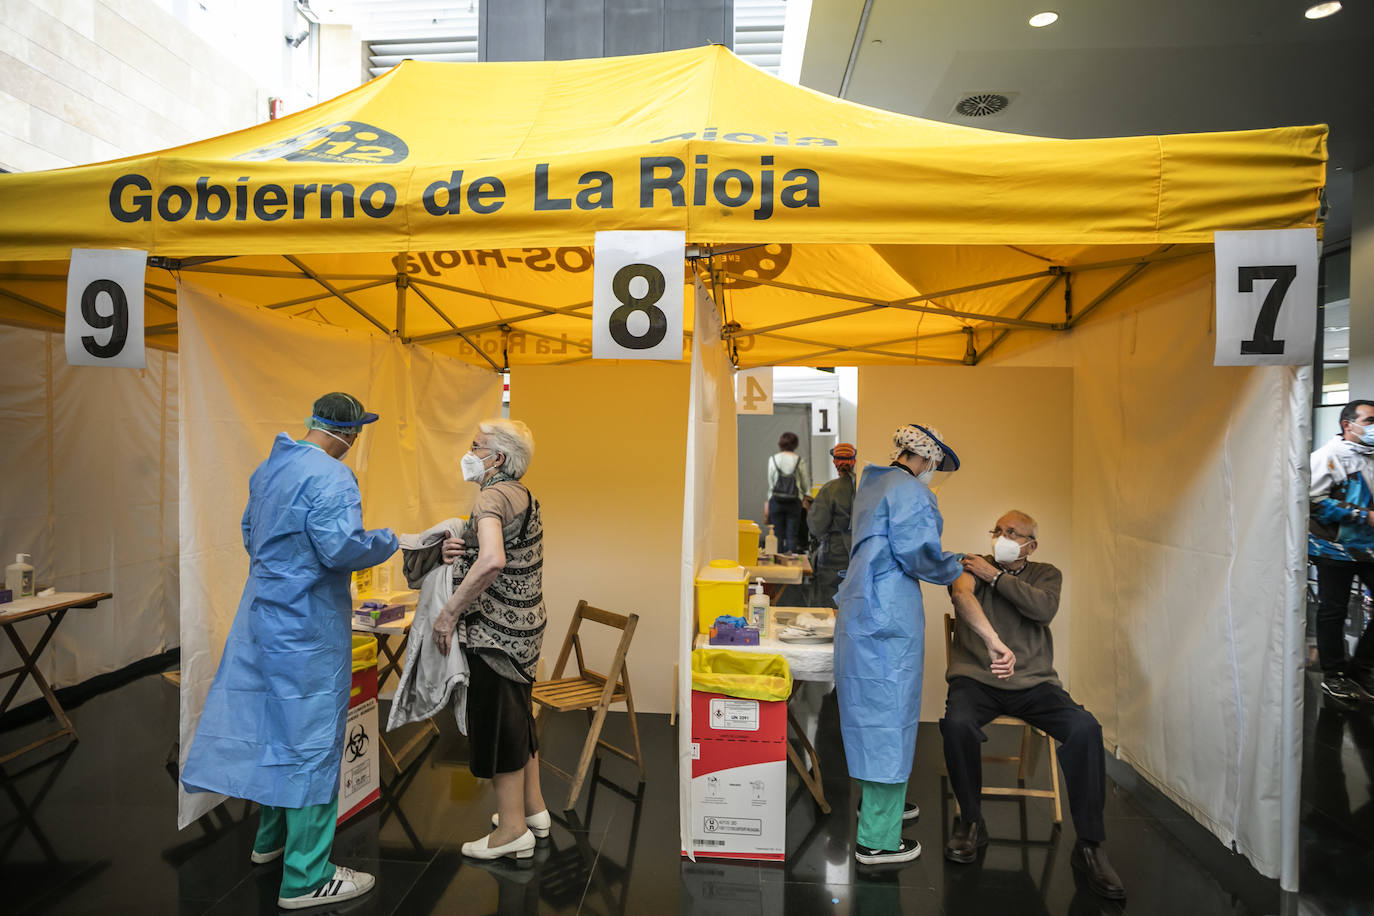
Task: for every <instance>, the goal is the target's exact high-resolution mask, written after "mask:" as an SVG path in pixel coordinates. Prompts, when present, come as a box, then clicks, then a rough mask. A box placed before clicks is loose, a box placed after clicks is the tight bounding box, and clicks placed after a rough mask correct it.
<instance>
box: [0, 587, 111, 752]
mask: <svg viewBox="0 0 1374 916" xmlns="http://www.w3.org/2000/svg"><path fill="white" fill-rule="evenodd" d="M113 597H114V596H113V595H111V594H110V593H109V592H58V593H56V594H54V595H46V596H44V597H41V598H20V599H19V600H17V601H11V602H10V603H8V604H0V627H4V629H5V635H6V636H8V637H9V638H10V642H12V643H13V644H14V650H15V652H17V653H19V661H20V664H19V665H18V667H15V668H10V669H9V670H7V671H0V678H7V677H15V676H16V675H18V677H15V681H14V683H13V684H11V685H10V689H9V692H8V693H6V694H5V698H4V700H0V716H3V715H4V714H5V712H6V710H8V709H9V708H10V704H11V703H13V702H14V698H15V696H17V695H18V693H19V688H20V687H22V686H24V679H25V678H29V677H31V678H33V680H34V683H36V684H37V685H38V689H39V690H40V691H42V693H43V699H45V700H47V701H48V709H50V710H51V711H52V715H53V718H55V719H56V720H57V724H58V725H59V726H61V727H60V728H59V729H58V730H57V731H55V732H53V733H52V734H50V735H46V736H44V737H42V738H39V739H38V740H37V741H34V742H31V743H29V744H26V745H24V746H23V747H21V748H19V750H17V751H10V752H9V753H7V754H4V755H3V756H0V764H3V763H8V762H9V761H11V760H13V759H14V758H16V757H18V756H20V755H21V754H27V753H28V752H29V751H32V750H35V749H36V748H40V747H42V746H43V745H45V744H47V743H48V742H50V741H56V740H57V739H58V738H62V737H66V736H68V735H70V736H71V739H72V740H73V741H79V740H80V738H78V737H77V734H76V728H75V727H73V726H72V720H71V719H69V718H67V713H66V712H65V711H64V710H63V709H62V704H61V703H59V702H57V697H56V695H54V694H53V692H52V687H50V686H49V685H48V680H47V678H45V677H43V673H42V672H41V671H39V670H38V659H39V657H40V656H41V655H42V654H43V650H44V649H46V648H47V647H48V643H49V642H50V641H51V640H52V637H53V634H54V633H56V632H57V628H58V627H59V626H60V625H61V624H62V619H63V618H64V617H66V616H67V611H69V610H70V609H72V608H93V607H95V606H96V603H97V602H100V601H104V600H105V599H106V598H113ZM44 616H46V617H47V618H48V628H47V629H46V630H44V631H43V635H42V636H40V637H39V638H38V642H37V643H35V644H34V647H33V650H32V651H30V650H29V649H28V648H27V647H26V646H25V645H24V640H23V639H22V637H20V635H19V632H18V631H17V630H16V629H15V626H14V625H15V624H17V623H19V622H21V621H24V620H32V619H33V618H35V617H44Z"/></svg>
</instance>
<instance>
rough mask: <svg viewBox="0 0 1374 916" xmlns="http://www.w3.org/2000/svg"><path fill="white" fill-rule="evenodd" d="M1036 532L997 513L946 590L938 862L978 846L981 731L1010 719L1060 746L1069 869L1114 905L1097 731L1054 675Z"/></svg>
mask: <svg viewBox="0 0 1374 916" xmlns="http://www.w3.org/2000/svg"><path fill="white" fill-rule="evenodd" d="M1039 534H1040V532H1039V526H1037V525H1036V523H1035V519H1033V518H1031V517H1030V516H1029V515H1027V514H1026V513H1024V512H1018V511H1015V510H1013V511H1011V512H1008V513H1006V514H1005V515H1003V516H1002V517H1001V518H999V519H998V520H997V524H996V525H995V526H994V527H993V529H992V531H991V535H992V538H993V544H992V554H991V555H990V556H986V557H980V556H976V555H973V554H969V555H968V556H966V557H965V558H964V561H963V562H964V568H965V570H966V571H965V572H964V574H963V575H961V576H960V577H959V578H958V579H957V580H955V582H954V585H953V586H952V587H951V589H950V594H951V595H952V596H953V599H954V612H955V623H954V640H953V642H952V644H951V645H950V649H949V668H948V670H947V671H946V672H945V679H946V680H947V681H949V694H948V697H947V699H946V700H945V716H944V718H943V719H941V720H940V735H941V736H942V737H943V738H944V747H945V768H946V770H947V771H948V772H949V781H950V785H951V787H952V788H953V790H954V797H955V798H956V799H958V801H959V820H958V821H957V822H956V823H955V826H954V831H953V832H952V833H951V835H950V838H949V841H948V842H947V843H946V844H945V858H947V859H949V860H950V861H952V862H961V863H968V862H972V861H973V860H974V859H975V858H977V856H978V849H979V848H980V847H982V846H986V845H987V842H988V835H987V826H986V825H985V824H984V823H983V818H982V807H981V803H982V792H983V758H982V751H981V750H980V746H981V745H982V743H983V742H984V741H986V740H987V736H986V735H984V734H983V727H984V726H986V725H987V724H988V723H989V722H991V721H992V720H993V719H995V718H997V717H998V716H1001V715H1009V716H1015V717H1016V718H1018V719H1021V720H1022V721H1024V722H1025V723H1026V724H1028V725H1030V726H1031V727H1033V728H1038V729H1040V730H1041V731H1043V732H1045V733H1046V734H1047V735H1049V736H1050V737H1051V738H1053V739H1054V740H1055V741H1058V742H1061V746H1060V750H1059V763H1060V765H1061V766H1062V767H1063V768H1064V783H1065V786H1066V788H1067V789H1068V793H1069V811H1070V813H1071V814H1072V815H1073V825H1074V829H1075V830H1076V831H1077V832H1078V842H1077V843H1075V844H1074V847H1073V855H1072V858H1071V859H1070V863H1071V864H1072V865H1073V867H1074V868H1076V869H1078V870H1079V871H1081V872H1083V873H1084V875H1085V877H1086V878H1087V883H1088V886H1089V887H1090V888H1092V890H1093V891H1094V892H1095V893H1097V894H1100V895H1101V896H1103V897H1110V898H1112V899H1115V900H1120V899H1123V898H1124V897H1125V896H1126V891H1125V889H1124V888H1123V887H1122V886H1121V879H1120V878H1118V877H1117V875H1116V871H1115V870H1113V868H1112V865H1111V863H1110V862H1108V861H1107V853H1106V850H1104V849H1103V848H1102V842H1103V841H1104V840H1106V838H1107V833H1106V827H1105V825H1104V822H1103V817H1102V810H1103V807H1104V806H1105V804H1106V798H1107V795H1106V792H1107V788H1106V787H1107V774H1106V756H1105V753H1104V752H1103V749H1102V726H1101V725H1099V724H1098V723H1097V719H1095V718H1094V717H1093V714H1092V713H1090V712H1088V711H1087V710H1086V709H1084V708H1083V707H1082V706H1079V705H1078V704H1077V703H1075V702H1074V701H1073V698H1072V697H1070V696H1069V694H1068V693H1067V692H1066V691H1065V690H1064V688H1063V686H1062V685H1061V684H1060V683H1059V675H1058V674H1056V673H1055V670H1054V637H1053V636H1052V635H1051V633H1050V621H1052V620H1053V619H1054V615H1055V613H1056V612H1058V610H1059V592H1060V588H1061V586H1062V584H1063V578H1064V577H1063V575H1062V574H1061V573H1060V572H1059V570H1058V569H1057V568H1055V567H1054V566H1052V565H1050V564H1049V563H1032V562H1030V560H1029V559H1028V558H1029V557H1030V555H1031V554H1032V553H1034V552H1035V548H1036V547H1037V546H1038V544H1039V541H1038V540H1037V538H1038V537H1039Z"/></svg>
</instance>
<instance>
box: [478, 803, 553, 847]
mask: <svg viewBox="0 0 1374 916" xmlns="http://www.w3.org/2000/svg"><path fill="white" fill-rule="evenodd" d="M491 825H492V826H493V827H500V826H501V815H500V814H493V815H492V816H491ZM525 826H526V827H528V828H530V832H531V833H533V834H534V835H535V836H537V837H539V839H541V840H542V839H543V838H544V837H546V836H548V835H549V828H550V827H552V826H553V818H552V817H550V816H549V809H548V808H545V809H544V810H543V811H540V812H539V813H538V814H531V815H530V816H529V817H527V818H525Z"/></svg>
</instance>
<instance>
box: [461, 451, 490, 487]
mask: <svg viewBox="0 0 1374 916" xmlns="http://www.w3.org/2000/svg"><path fill="white" fill-rule="evenodd" d="M458 467H459V468H460V469H462V472H463V479H464V480H474V481H475V480H481V479H482V475H483V474H485V473H486V472H487V464H486V462H485V461H484V460H483V459H481V458H478V457H477V456H476V455H474V454H473V453H472V452H468V453H467V454H466V455H464V456H463V457H462V460H460V461H459V462H458Z"/></svg>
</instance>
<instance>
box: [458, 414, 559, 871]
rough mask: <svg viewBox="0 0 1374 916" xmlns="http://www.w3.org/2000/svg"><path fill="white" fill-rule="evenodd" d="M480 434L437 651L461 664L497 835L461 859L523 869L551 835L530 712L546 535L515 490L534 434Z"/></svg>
mask: <svg viewBox="0 0 1374 916" xmlns="http://www.w3.org/2000/svg"><path fill="white" fill-rule="evenodd" d="M477 429H478V432H477V435H476V436H475V437H474V438H473V440H472V449H471V450H470V451H469V452H468V453H467V454H466V455H464V456H463V459H462V470H463V479H464V480H471V481H474V482H476V483H477V484H478V486H479V487H480V488H481V489H480V490H479V491H478V493H477V499H476V501H475V502H474V503H473V506H472V511H471V513H470V514H469V516H468V522H467V527H466V528H464V530H463V531H462V532H461V534H460V536H459V537H456V538H450V539H448V540H446V541H445V542H444V546H443V556H444V561H445V562H448V563H452V564H453V575H454V582H455V586H454V593H453V597H452V598H451V599H449V601H448V603H447V604H445V605H444V608H443V610H442V611H441V612H440V613H439V616H438V617H437V619H436V620H435V623H434V641H435V643H436V644H437V645H438V648H439V651H440V652H443V653H444V654H447V653H448V652H449V651H450V648H451V647H452V644H453V643H454V642H455V641H456V642H458V643H459V644H460V645H461V646H462V649H463V652H464V653H465V655H466V656H467V661H468V668H469V675H468V677H469V681H468V690H467V721H468V746H469V759H468V766H469V768H470V769H471V770H472V774H473V775H474V776H478V777H481V778H485V779H491V781H492V783H493V785H494V786H495V788H496V802H497V813H496V815H495V816H494V817H493V818H492V823H493V825H494V829H493V830H492V832H491V833H490V834H489V835H487V836H485V837H482V838H481V839H480V840H474V841H473V842H470V843H464V844H463V855H465V856H470V857H472V858H476V859H498V858H501V857H503V856H515V857H516V858H520V859H524V858H529V857H530V856H532V855H533V854H534V844H535V837H536V836H538V837H545V836H548V835H549V812H548V811H547V810H546V808H545V805H544V795H543V792H542V791H541V788H540V785H539V746H538V741H537V739H536V735H535V727H534V716H533V714H532V713H531V702H530V688H531V686H532V685H533V684H534V675H535V666H536V665H537V664H538V661H539V652H540V649H541V648H542V646H543V641H544V626H545V623H546V620H547V618H546V615H545V611H544V592H543V580H542V570H543V565H544V527H543V524H542V522H541V520H540V515H539V502H538V501H537V500H536V499H535V498H534V496H533V494H531V493H530V491H529V490H528V489H526V488H525V486H524V484H522V483H520V478H521V477H523V476H524V475H525V471H526V470H527V469H528V468H529V466H530V459H531V458H532V457H533V455H534V436H533V435H532V434H531V433H530V428H529V427H528V426H526V425H525V424H524V423H521V422H519V421H517V420H503V419H491V420H487V421H485V422H483V423H480V424H478V427H477ZM474 544H475V545H476V546H475V547H473V546H472V545H474Z"/></svg>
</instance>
